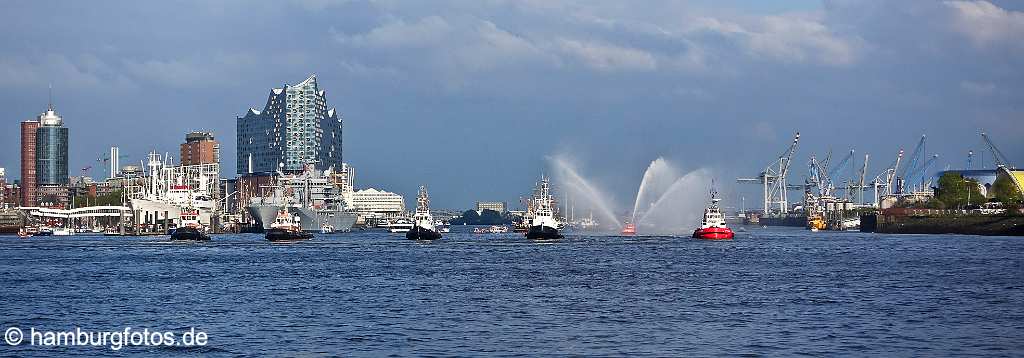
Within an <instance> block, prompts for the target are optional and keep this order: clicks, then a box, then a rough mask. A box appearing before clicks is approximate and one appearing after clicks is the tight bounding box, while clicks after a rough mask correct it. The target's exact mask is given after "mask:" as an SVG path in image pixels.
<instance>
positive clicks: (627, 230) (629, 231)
mask: <svg viewBox="0 0 1024 358" xmlns="http://www.w3.org/2000/svg"><path fill="white" fill-rule="evenodd" d="M622 235H626V236H632V235H636V224H634V223H631V222H627V223H626V226H625V227H623V228H622Z"/></svg>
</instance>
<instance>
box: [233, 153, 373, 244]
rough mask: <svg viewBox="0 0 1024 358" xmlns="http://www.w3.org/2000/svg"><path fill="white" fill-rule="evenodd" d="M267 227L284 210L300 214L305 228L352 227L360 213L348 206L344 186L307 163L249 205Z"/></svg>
mask: <svg viewBox="0 0 1024 358" xmlns="http://www.w3.org/2000/svg"><path fill="white" fill-rule="evenodd" d="M246 210H248V212H249V215H250V216H251V217H252V218H253V220H255V221H256V224H257V225H258V226H259V227H262V228H263V230H264V231H266V230H269V229H270V226H271V224H273V223H274V221H275V220H276V219H277V216H278V214H279V213H280V212H281V210H287V211H288V213H289V215H292V216H294V217H296V218H298V222H299V224H300V225H301V226H302V231H307V232H325V231H328V232H331V231H349V230H351V229H352V225H354V224H355V223H356V218H357V215H356V213H355V212H354V211H351V210H348V208H347V207H346V204H345V199H344V198H343V197H342V195H341V192H340V190H339V189H338V188H337V187H336V186H335V185H334V183H332V182H331V180H330V179H329V178H328V177H327V176H326V175H324V174H323V173H321V172H319V171H317V170H316V169H314V168H313V166H312V165H307V166H306V168H305V170H303V172H302V173H301V174H294V175H279V176H278V178H277V185H276V186H274V187H273V190H272V191H271V193H270V195H269V196H265V197H253V198H252V199H250V200H249V205H248V206H246Z"/></svg>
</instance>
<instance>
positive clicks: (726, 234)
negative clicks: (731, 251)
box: [693, 189, 735, 240]
mask: <svg viewBox="0 0 1024 358" xmlns="http://www.w3.org/2000/svg"><path fill="white" fill-rule="evenodd" d="M717 196H718V192H717V191H715V190H714V189H711V206H708V207H707V208H706V209H704V220H701V222H700V228H699V229H697V230H694V231H693V238H695V239H704V240H732V238H733V236H734V235H735V234H734V233H733V232H732V229H729V227H728V226H726V225H725V218H724V217H723V216H722V211H721V210H719V209H718V202H719V201H721V200H722V199H719V198H718V197H717Z"/></svg>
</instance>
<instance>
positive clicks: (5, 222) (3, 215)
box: [0, 209, 25, 234]
mask: <svg viewBox="0 0 1024 358" xmlns="http://www.w3.org/2000/svg"><path fill="white" fill-rule="evenodd" d="M24 226H25V217H24V216H22V215H21V213H20V212H18V211H17V210H14V209H10V210H8V209H3V210H0V234H13V233H17V232H19V231H21V229H22V228H23V227H24Z"/></svg>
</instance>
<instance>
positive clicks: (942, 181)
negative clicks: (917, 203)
mask: <svg viewBox="0 0 1024 358" xmlns="http://www.w3.org/2000/svg"><path fill="white" fill-rule="evenodd" d="M979 188H980V187H979V186H978V181H977V180H974V179H969V178H964V177H963V176H961V175H960V174H959V173H954V172H948V173H946V174H943V175H942V177H941V178H939V189H938V192H937V193H936V199H938V200H939V201H941V202H942V203H944V204H945V205H946V206H947V207H949V208H956V207H961V206H966V205H980V204H982V203H984V202H985V200H986V198H985V196H984V195H981V190H980V189H979Z"/></svg>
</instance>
